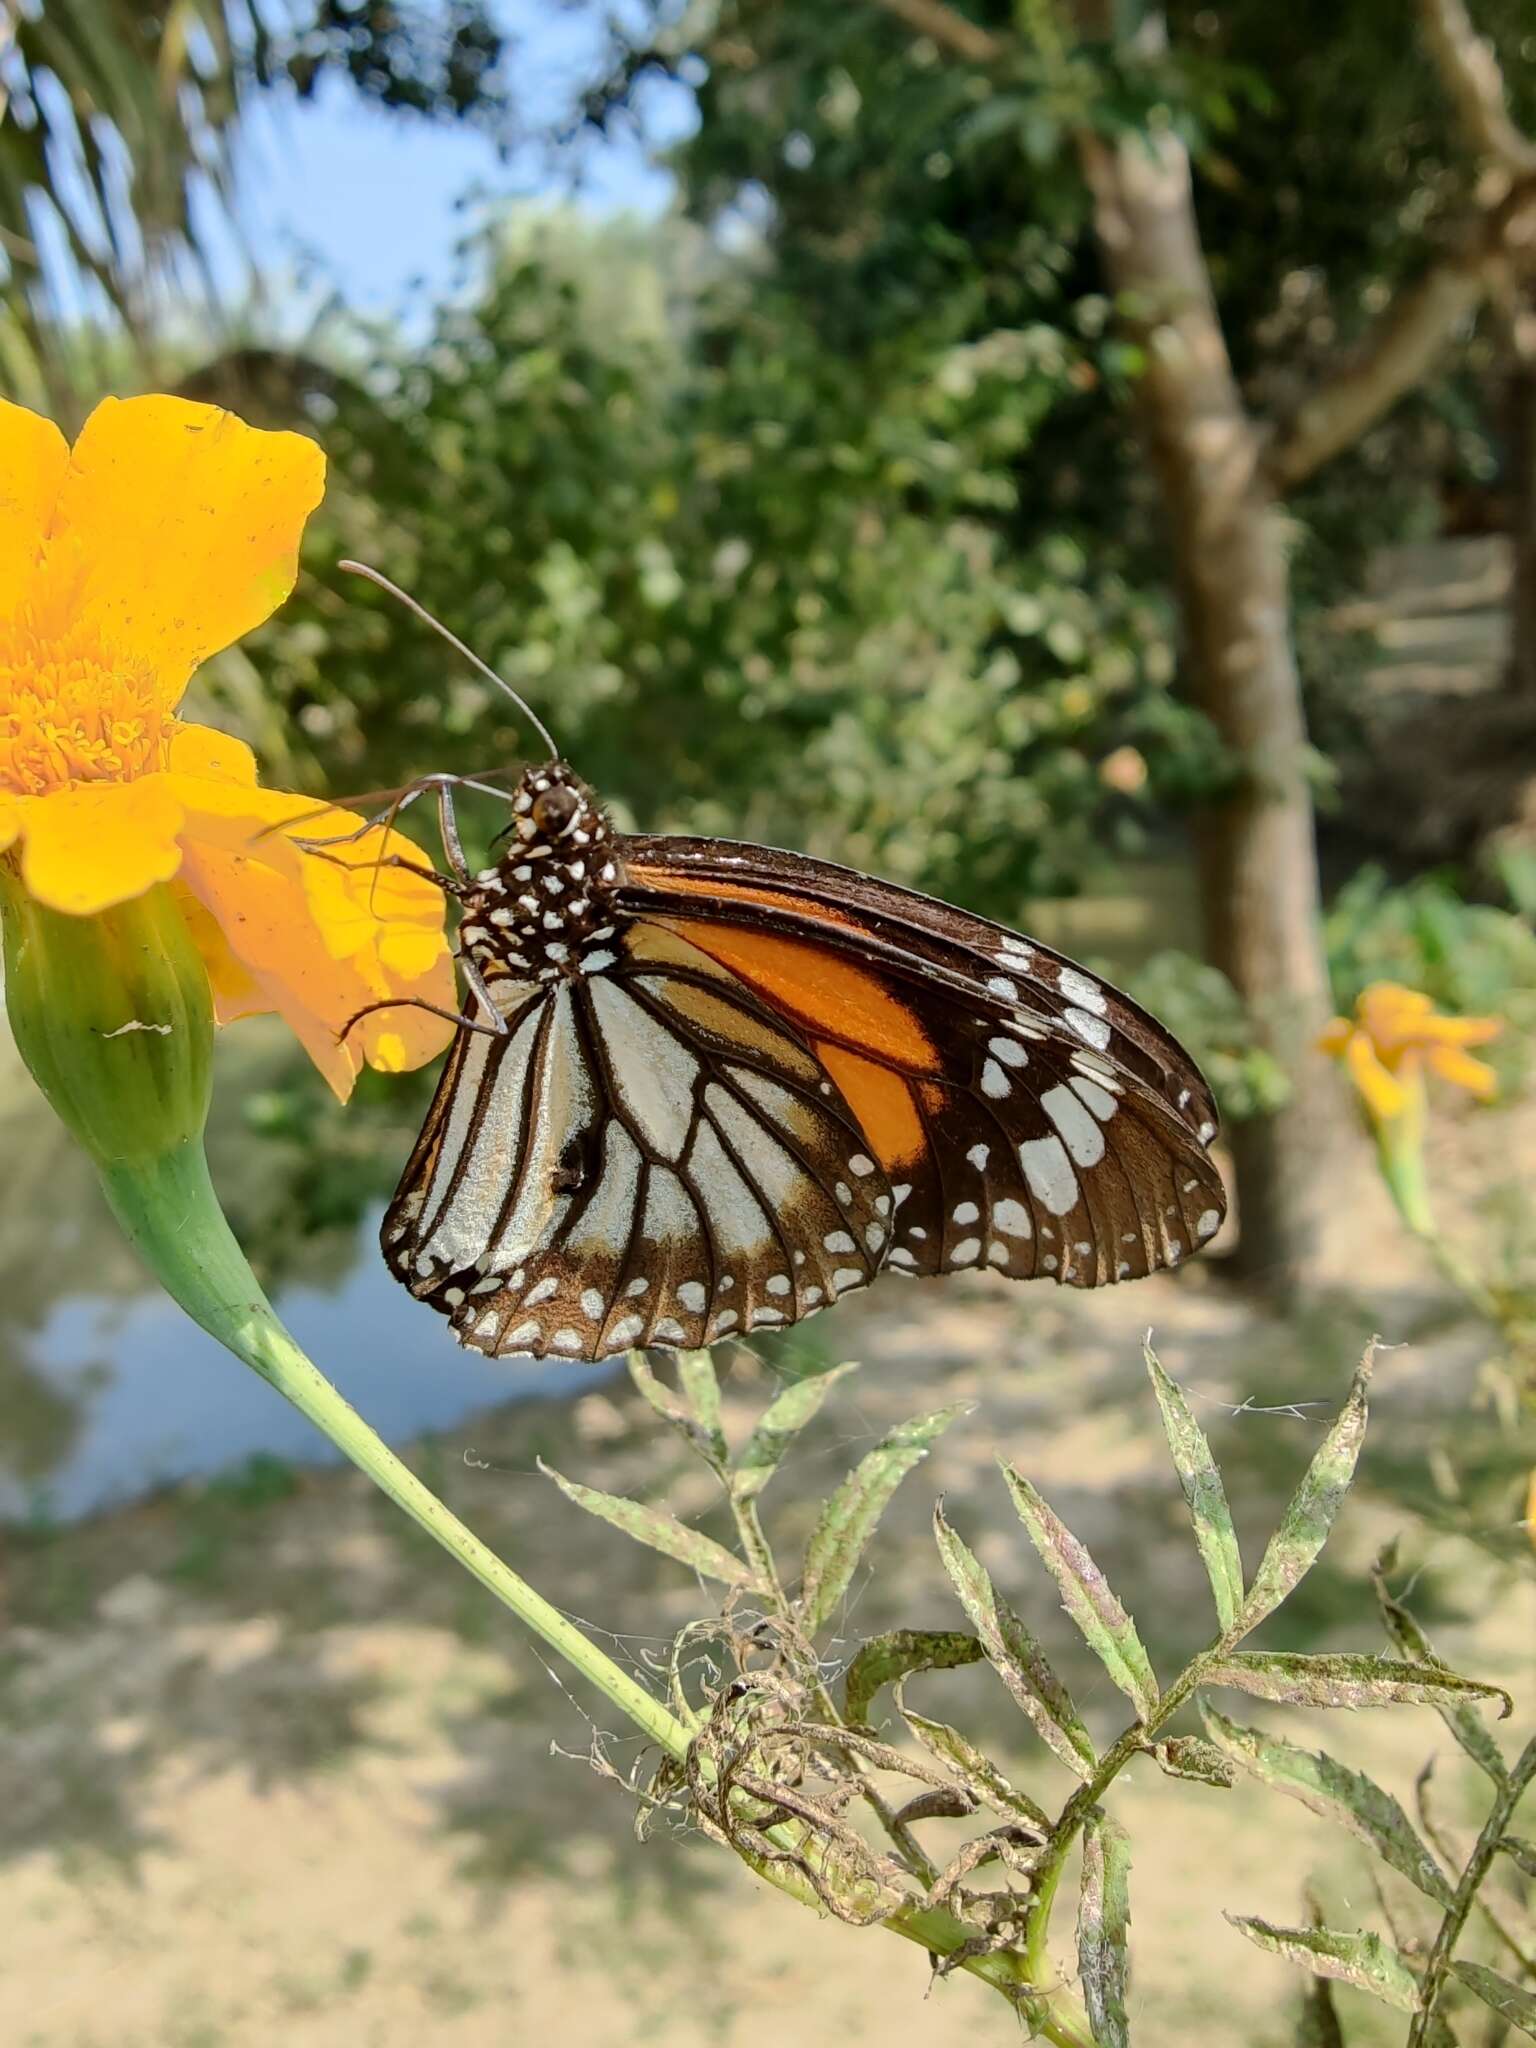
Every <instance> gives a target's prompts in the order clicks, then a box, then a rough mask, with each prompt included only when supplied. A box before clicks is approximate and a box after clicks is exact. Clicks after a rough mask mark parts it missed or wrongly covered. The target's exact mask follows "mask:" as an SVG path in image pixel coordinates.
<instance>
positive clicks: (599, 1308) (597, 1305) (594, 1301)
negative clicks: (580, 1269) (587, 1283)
mask: <svg viewBox="0 0 1536 2048" xmlns="http://www.w3.org/2000/svg"><path fill="white" fill-rule="evenodd" d="M581 1312H582V1314H583V1315H584V1316H585V1317H586V1319H587V1321H588V1322H589V1323H595V1322H597V1321H598V1320H599V1318H600V1317H601V1315H602V1313H603V1297H602V1296H601V1295H600V1294H599V1293H598V1291H597V1289H596V1288H595V1287H588V1288H584V1289H583V1291H582V1296H581Z"/></svg>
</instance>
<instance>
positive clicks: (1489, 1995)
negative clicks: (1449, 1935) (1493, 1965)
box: [1451, 1963, 1536, 2041]
mask: <svg viewBox="0 0 1536 2048" xmlns="http://www.w3.org/2000/svg"><path fill="white" fill-rule="evenodd" d="M1451 1973H1452V1975H1453V1976H1456V1977H1459V1978H1460V1979H1461V1981H1462V1983H1463V1984H1465V1985H1466V1987H1467V1989H1468V1990H1469V1991H1474V1992H1476V1994H1477V1996H1478V1997H1479V1998H1480V1999H1481V2000H1482V2001H1483V2003H1484V2005H1487V2006H1491V2007H1492V2008H1493V2010H1494V2011H1495V2012H1496V2013H1497V2014H1498V2015H1499V2018H1500V2019H1503V2020H1508V2021H1509V2023H1510V2025H1511V2026H1512V2027H1518V2028H1519V2029H1520V2031H1521V2033H1522V2034H1524V2035H1526V2036H1527V2037H1528V2038H1529V2039H1530V2040H1532V2041H1536V1998H1533V1997H1532V1996H1531V1994H1530V1992H1529V1991H1525V1990H1522V1989H1521V1987H1520V1986H1519V1985H1518V1984H1511V1983H1510V1981H1509V1979H1508V1978H1507V1977H1501V1976H1500V1975H1499V1973H1498V1971H1497V1970H1490V1969H1489V1968H1488V1967H1487V1966H1486V1964H1483V1963H1452V1964H1451Z"/></svg>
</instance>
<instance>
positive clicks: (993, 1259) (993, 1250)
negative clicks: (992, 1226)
mask: <svg viewBox="0 0 1536 2048" xmlns="http://www.w3.org/2000/svg"><path fill="white" fill-rule="evenodd" d="M1007 1263H1008V1247H1007V1245H1005V1244H1004V1243H1003V1242H1002V1240H1001V1239H1000V1238H996V1237H994V1238H993V1240H992V1242H991V1243H990V1244H989V1245H988V1246H987V1264H988V1265H989V1266H1006V1265H1007Z"/></svg>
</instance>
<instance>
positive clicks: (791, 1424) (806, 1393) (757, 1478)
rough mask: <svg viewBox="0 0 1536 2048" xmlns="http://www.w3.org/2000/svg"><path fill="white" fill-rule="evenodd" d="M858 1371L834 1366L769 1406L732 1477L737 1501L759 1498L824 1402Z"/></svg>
mask: <svg viewBox="0 0 1536 2048" xmlns="http://www.w3.org/2000/svg"><path fill="white" fill-rule="evenodd" d="M857 1371H858V1367H857V1366H856V1365H851V1364H850V1365H834V1366H833V1368H832V1370H831V1371H830V1372H823V1373H817V1374H815V1375H814V1376H812V1377H809V1378H807V1379H803V1380H795V1381H793V1382H792V1384H791V1385H789V1386H787V1387H786V1388H785V1389H784V1391H783V1392H782V1393H781V1394H779V1395H778V1396H777V1397H776V1398H775V1399H774V1400H772V1401H771V1402H770V1403H769V1404H768V1406H767V1407H766V1408H765V1409H764V1410H763V1413H762V1415H761V1416H760V1417H759V1419H758V1423H757V1427H756V1428H755V1429H754V1430H753V1432H752V1434H751V1436H750V1437H748V1439H747V1441H746V1445H745V1447H744V1448H743V1450H742V1453H741V1456H740V1457H739V1458H738V1459H737V1461H736V1470H735V1472H734V1473H733V1474H732V1475H731V1491H732V1493H733V1494H734V1495H735V1496H736V1498H737V1500H755V1499H756V1498H757V1496H758V1495H759V1494H760V1493H761V1492H762V1490H763V1488H764V1487H765V1486H766V1485H767V1484H768V1482H769V1480H770V1479H771V1478H772V1477H773V1475H774V1473H775V1472H776V1471H777V1470H778V1468H779V1461H780V1459H781V1458H782V1457H783V1456H784V1453H785V1452H786V1451H787V1450H788V1448H789V1446H790V1445H791V1444H792V1443H793V1442H794V1440H795V1438H796V1437H797V1436H798V1435H799V1434H800V1432H801V1430H802V1429H804V1428H805V1426H806V1424H807V1423H808V1422H810V1421H812V1420H813V1419H814V1417H815V1416H816V1415H817V1414H818V1413H819V1412H820V1409H821V1404H822V1402H823V1401H825V1400H826V1398H827V1396H828V1394H830V1393H831V1391H832V1389H833V1388H834V1387H835V1386H836V1385H837V1383H838V1381H839V1380H841V1379H845V1378H846V1377H847V1376H848V1374H849V1373H851V1372H857Z"/></svg>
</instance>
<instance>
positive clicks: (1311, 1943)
mask: <svg viewBox="0 0 1536 2048" xmlns="http://www.w3.org/2000/svg"><path fill="white" fill-rule="evenodd" d="M1226 1917H1227V1919H1228V1920H1229V1921H1230V1922H1231V1924H1232V1925H1233V1926H1234V1927H1235V1928H1236V1929H1237V1931H1238V1933H1239V1934H1246V1935H1247V1937H1248V1939H1249V1940H1250V1941H1251V1942H1253V1943H1255V1944H1256V1945H1257V1946H1258V1947H1259V1948H1266V1949H1269V1950H1270V1951H1271V1953H1272V1954H1274V1955H1277V1956H1284V1957H1285V1959H1286V1961H1287V1962H1288V1963H1299V1964H1300V1965H1301V1967H1302V1969H1304V1970H1311V1971H1312V1972H1313V1974H1314V1975H1315V1976H1318V1977H1332V1978H1334V1979H1336V1980H1337V1981H1338V1982H1339V1983H1341V1984H1353V1985H1354V1986H1355V1988H1356V1989H1357V1990H1359V1991H1369V1992H1371V1993H1372V1994H1373V1995H1374V1996H1375V1997H1377V1998H1380V1999H1382V2000H1383V2001H1384V2002H1385V2003H1386V2004H1388V2005H1395V2006H1396V2007H1397V2008H1398V2010H1399V2011H1400V2012H1412V2011H1413V2010H1414V2008H1415V2006H1417V2004H1418V2002H1419V1980H1418V1978H1417V1977H1415V1975H1414V1974H1413V1972H1412V1970H1410V1969H1409V1967H1408V1965H1407V1963H1406V1962H1405V1961H1404V1960H1403V1957H1402V1956H1401V1955H1400V1954H1399V1952H1398V1951H1397V1950H1396V1949H1395V1948H1393V1947H1392V1946H1391V1944H1390V1943H1389V1942H1385V1941H1383V1940H1382V1938H1381V1936H1380V1935H1379V1934H1367V1933H1356V1934H1344V1933H1342V1932H1340V1931H1339V1930H1338V1929H1337V1928H1333V1927H1276V1926H1275V1925H1274V1923H1273V1922H1272V1921H1269V1920H1259V1919H1256V1918H1254V1917H1252V1916H1248V1915H1239V1914H1236V1913H1228V1914H1227V1916H1226Z"/></svg>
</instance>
